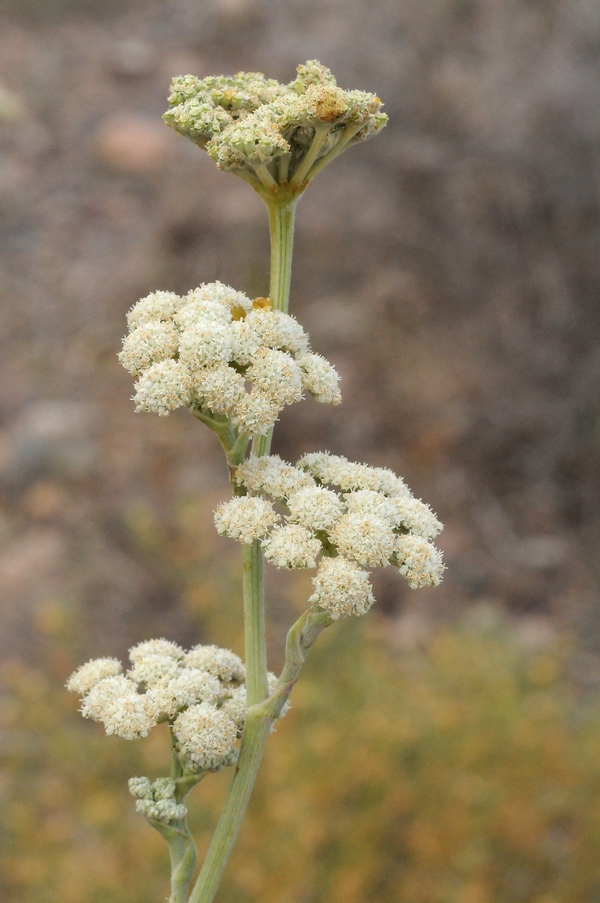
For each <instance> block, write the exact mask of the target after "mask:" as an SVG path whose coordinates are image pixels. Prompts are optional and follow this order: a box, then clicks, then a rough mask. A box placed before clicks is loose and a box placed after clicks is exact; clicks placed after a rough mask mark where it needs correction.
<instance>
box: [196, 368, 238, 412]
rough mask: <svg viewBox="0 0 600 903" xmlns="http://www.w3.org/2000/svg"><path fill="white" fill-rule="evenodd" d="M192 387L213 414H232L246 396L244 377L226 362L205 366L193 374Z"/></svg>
mask: <svg viewBox="0 0 600 903" xmlns="http://www.w3.org/2000/svg"><path fill="white" fill-rule="evenodd" d="M192 388H193V391H194V393H195V394H196V395H198V396H199V398H200V399H201V402H202V404H203V405H204V406H206V407H207V408H210V410H211V411H213V413H215V414H229V415H230V414H232V413H233V412H234V411H235V410H236V409H237V407H238V406H239V405H240V404H241V403H242V402H243V400H244V398H245V396H246V387H245V383H244V377H243V376H241V375H240V374H239V373H237V372H236V371H235V370H234V369H233V368H232V367H228V366H227V364H217V365H216V366H214V367H206V368H204V369H202V370H199V371H198V372H197V373H196V374H194V377H193V381H192Z"/></svg>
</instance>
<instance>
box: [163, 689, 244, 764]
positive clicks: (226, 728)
mask: <svg viewBox="0 0 600 903" xmlns="http://www.w3.org/2000/svg"><path fill="white" fill-rule="evenodd" d="M173 733H174V734H175V737H176V738H177V741H178V745H179V749H180V751H181V754H182V755H183V756H184V757H185V758H186V759H187V760H188V762H189V763H190V765H192V766H193V767H194V768H195V769H197V770H199V771H204V770H208V769H215V768H220V767H221V766H223V765H226V764H229V763H230V762H231V761H232V759H233V757H234V755H235V751H236V750H235V741H236V740H237V725H236V724H235V722H234V721H233V720H232V719H231V718H230V717H229V715H228V714H227V712H224V711H223V710H222V709H217V708H215V706H213V705H209V704H208V703H206V702H203V703H200V705H193V706H191V707H190V708H189V709H187V710H186V711H185V712H182V713H181V714H180V715H178V716H177V718H176V719H175V721H174V723H173Z"/></svg>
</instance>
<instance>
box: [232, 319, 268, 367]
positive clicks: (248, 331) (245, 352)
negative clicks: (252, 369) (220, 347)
mask: <svg viewBox="0 0 600 903" xmlns="http://www.w3.org/2000/svg"><path fill="white" fill-rule="evenodd" d="M230 336H231V360H233V361H236V363H238V364H240V366H242V367H246V366H247V365H248V364H250V363H251V362H252V359H253V358H254V355H255V354H256V352H257V351H258V349H259V348H260V347H261V342H260V338H259V336H258V333H257V332H256V331H255V330H254V329H252V326H250V324H249V323H248V321H247V320H234V322H233V323H232V324H231V326H230Z"/></svg>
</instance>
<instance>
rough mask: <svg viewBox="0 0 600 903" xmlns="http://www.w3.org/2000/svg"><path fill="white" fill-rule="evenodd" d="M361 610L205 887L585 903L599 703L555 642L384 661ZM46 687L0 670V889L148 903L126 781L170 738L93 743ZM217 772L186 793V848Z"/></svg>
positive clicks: (476, 642)
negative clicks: (229, 854)
mask: <svg viewBox="0 0 600 903" xmlns="http://www.w3.org/2000/svg"><path fill="white" fill-rule="evenodd" d="M388 633H389V630H388V625H387V623H386V622H385V621H383V620H378V619H377V617H372V618H369V619H364V620H363V621H362V622H361V621H356V622H347V623H343V624H341V625H337V626H336V627H334V628H333V629H332V630H331V631H329V633H328V635H326V636H325V637H324V638H323V639H322V640H321V641H320V643H319V644H318V645H317V647H316V649H315V651H314V652H313V653H312V656H311V658H310V659H309V662H308V664H307V666H306V669H305V673H304V674H303V675H302V678H301V680H300V682H299V684H298V686H297V687H296V689H295V691H294V697H293V700H294V707H293V710H292V712H291V713H290V715H288V717H287V718H286V719H285V720H284V721H282V722H281V723H280V725H279V726H278V728H277V731H276V733H275V734H274V736H273V737H272V738H271V739H270V742H269V745H268V750H267V755H266V758H265V762H264V765H263V768H262V771H261V775H260V778H259V781H258V784H257V788H256V791H255V795H254V797H253V801H252V803H251V807H250V812H249V815H248V818H247V821H246V823H245V825H244V828H243V830H242V833H241V835H240V839H239V842H238V846H237V849H236V851H235V854H234V856H233V858H232V861H231V864H230V866H229V868H228V870H227V874H226V877H225V881H224V885H223V888H222V891H221V894H220V899H221V900H227V901H228V903H254V901H258V900H260V901H261V903H309V901H310V903H325V901H327V903H342V901H343V903H373V901H375V900H377V901H378V903H492V901H493V903H521V901H522V903H592V901H596V900H597V899H598V896H599V894H600V860H599V858H598V847H599V844H600V807H599V806H598V800H599V798H600V707H598V705H597V704H596V703H595V702H594V703H592V702H590V701H589V700H588V701H587V702H584V701H582V700H578V699H577V698H576V696H575V695H574V693H573V691H572V689H571V688H570V686H569V681H568V678H567V676H566V670H567V663H568V658H569V655H568V650H567V649H566V647H565V645H564V644H557V645H555V646H554V647H551V648H546V649H545V650H544V651H543V652H537V653H536V654H531V653H526V652H525V651H523V649H522V648H521V647H520V646H519V644H518V643H517V642H516V640H515V635H514V632H513V631H512V630H510V629H509V628H508V627H507V626H506V625H503V624H502V622H500V621H498V620H496V621H493V622H489V623H478V622H475V621H473V620H471V621H468V622H464V623H463V624H461V625H458V626H455V627H453V628H446V629H444V630H442V631H440V632H437V633H436V634H435V635H433V636H432V637H431V638H430V639H429V640H428V641H427V642H426V643H425V645H424V647H423V648H421V649H419V650H418V651H413V652H410V653H402V654H399V653H398V651H397V650H395V649H394V648H393V647H392V646H391V645H390V643H389V639H388V637H387V634H388ZM57 661H58V663H57V664H56V668H55V670H56V671H57V674H56V675H54V676H53V675H52V674H50V675H48V674H43V673H41V672H40V671H39V670H36V669H35V668H32V667H26V666H24V665H22V664H20V663H18V662H12V663H8V664H5V665H4V667H3V669H2V678H3V685H4V692H3V695H2V698H1V707H0V717H1V722H2V745H1V755H2V762H1V771H0V776H1V781H0V800H1V803H0V850H1V853H0V897H1V899H2V900H3V901H5V903H17V901H19V903H33V901H35V903H59V901H60V903H81V901H86V903H88V901H89V903H94V901H103V903H125V901H127V903H138V901H139V903H142V901H143V903H152V901H156V903H159V901H162V900H164V899H165V895H166V893H167V877H168V876H167V869H168V864H167V854H166V848H163V847H164V842H163V841H162V839H161V838H160V837H159V836H158V835H157V834H155V832H154V831H153V830H152V829H151V828H150V827H149V826H148V825H146V824H145V823H144V822H143V820H142V819H141V817H139V816H137V815H136V814H135V812H134V804H133V801H132V800H131V799H130V797H129V795H128V793H127V788H126V780H127V778H128V777H129V776H131V775H140V774H149V775H151V776H154V775H158V774H160V773H161V772H162V773H164V770H165V768H166V755H167V738H166V736H163V735H162V733H161V729H160V728H159V729H155V731H154V732H153V734H152V735H151V736H150V737H149V738H148V739H147V740H144V741H140V742H135V743H127V742H125V741H122V740H119V739H117V738H113V737H111V738H108V737H105V736H104V734H103V733H102V730H101V728H100V727H99V726H98V725H95V724H90V723H87V722H84V721H82V720H81V718H80V716H79V715H78V714H77V711H76V707H77V705H76V702H75V701H74V700H73V699H72V698H70V697H68V696H67V694H66V693H65V692H64V690H63V689H62V687H61V683H60V680H59V675H58V672H60V671H61V670H63V669H64V664H65V663H64V661H60V660H57ZM230 777H231V773H225V774H221V775H217V776H214V777H211V778H210V779H208V780H207V781H205V782H203V783H202V784H201V785H200V786H199V787H198V788H197V789H196V791H195V792H194V794H193V795H192V797H191V806H190V808H191V812H192V822H193V828H194V831H195V833H196V836H197V837H198V841H199V847H200V852H201V853H202V851H203V850H204V849H205V848H206V845H207V843H208V842H209V838H210V830H211V826H212V824H213V822H214V819H215V818H216V816H217V813H218V810H219V806H220V804H221V802H222V800H223V796H224V794H225V793H226V789H227V785H228V782H229V780H230Z"/></svg>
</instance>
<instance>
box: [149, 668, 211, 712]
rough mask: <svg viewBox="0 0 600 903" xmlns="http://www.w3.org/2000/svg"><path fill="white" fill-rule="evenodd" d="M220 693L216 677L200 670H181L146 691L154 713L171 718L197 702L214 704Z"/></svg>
mask: <svg viewBox="0 0 600 903" xmlns="http://www.w3.org/2000/svg"><path fill="white" fill-rule="evenodd" d="M220 693H221V685H220V683H219V681H218V680H217V678H216V677H213V675H212V674H208V673H207V672H206V671H203V670H200V668H190V667H188V668H183V669H182V670H181V671H179V673H178V674H176V675H175V676H174V677H173V678H171V679H170V680H163V681H161V682H160V683H157V684H155V685H154V686H152V687H151V688H150V690H149V691H148V699H149V700H150V702H151V704H152V705H153V706H154V707H155V709H156V711H158V712H160V714H161V715H163V716H168V717H169V718H171V717H173V715H175V713H176V712H178V711H179V710H180V709H183V708H185V707H187V706H190V705H195V704H196V703H199V702H210V703H215V702H216V701H217V699H218V698H219V696H220Z"/></svg>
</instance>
